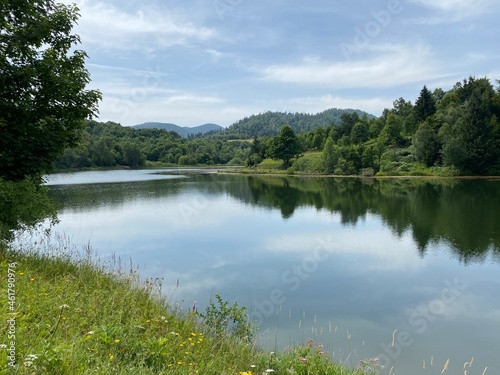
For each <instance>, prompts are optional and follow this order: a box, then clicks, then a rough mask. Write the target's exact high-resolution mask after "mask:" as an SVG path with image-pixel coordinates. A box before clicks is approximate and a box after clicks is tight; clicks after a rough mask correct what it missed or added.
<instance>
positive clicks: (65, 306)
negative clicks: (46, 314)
mask: <svg viewBox="0 0 500 375" xmlns="http://www.w3.org/2000/svg"><path fill="white" fill-rule="evenodd" d="M59 308H60V309H61V310H62V309H69V306H68V305H66V304H64V305H61V306H59Z"/></svg>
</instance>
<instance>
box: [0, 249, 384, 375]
mask: <svg viewBox="0 0 500 375" xmlns="http://www.w3.org/2000/svg"><path fill="white" fill-rule="evenodd" d="M0 246H1V247H2V248H1V249H0V250H1V251H0V268H1V271H0V272H1V274H2V275H3V276H2V278H4V277H8V278H9V283H10V284H12V285H11V286H12V288H11V287H10V286H9V290H10V291H12V293H11V294H10V296H11V297H9V298H10V301H11V302H13V303H12V304H11V305H10V304H9V303H8V302H9V300H8V297H7V294H6V293H2V296H1V305H2V315H3V316H7V317H8V318H9V319H12V324H9V325H6V326H4V328H2V331H3V332H2V337H4V338H6V337H7V336H9V337H10V339H9V341H10V342H9V347H8V348H7V349H8V350H1V351H0V362H1V363H3V364H7V366H6V367H2V368H1V369H0V373H2V374H3V373H9V372H12V373H13V372H15V373H16V374H54V375H57V374H61V375H62V374H72V375H78V374H96V375H97V374H99V375H105V374H113V375H114V374H131V375H132V374H133V375H145V374H155V375H159V374H169V375H175V374H204V375H210V374H213V375H216V374H217V375H220V374H233V375H241V374H246V375H248V374H254V375H256V374H270V373H276V374H287V373H295V374H325V375H329V374H330V375H341V374H342V375H361V374H374V373H375V368H376V361H374V360H372V361H365V362H364V363H362V364H360V365H359V368H357V369H352V370H348V369H346V368H345V367H344V366H343V365H342V364H337V363H333V362H332V361H331V359H330V355H329V354H328V353H327V352H326V350H324V349H323V348H322V346H321V345H320V343H312V342H311V341H308V342H307V343H305V344H304V345H301V346H296V347H293V348H289V349H287V350H285V351H284V352H283V353H272V352H269V351H264V350H260V349H259V348H258V347H257V346H256V345H255V344H254V341H253V340H251V333H252V332H253V331H252V329H251V324H250V323H249V322H248V321H247V316H246V314H245V309H244V308H239V307H238V305H237V304H236V303H235V304H233V305H230V304H229V303H227V302H224V301H223V300H222V299H221V298H220V297H219V296H218V299H217V301H215V302H214V301H212V303H211V307H209V308H207V311H206V313H205V314H198V313H196V311H193V310H192V309H188V311H185V310H183V309H182V308H181V307H179V306H172V305H170V304H169V301H168V300H167V299H166V297H165V296H164V294H163V293H162V285H161V282H162V281H161V280H160V279H150V280H145V281H143V282H141V281H140V280H139V277H138V276H137V274H136V273H135V272H134V270H133V267H132V265H130V267H128V266H127V267H125V266H123V265H121V262H120V261H119V260H118V261H116V262H115V263H113V264H108V265H103V264H102V263H101V264H99V263H96V262H95V259H94V258H93V254H92V250H91V249H90V248H87V249H86V252H85V254H83V255H78V254H77V253H75V252H74V251H71V249H68V247H67V245H66V244H65V245H64V246H62V247H61V248H53V247H50V246H48V245H46V244H43V241H42V243H39V244H38V245H37V246H36V247H37V249H35V248H33V249H32V248H27V249H16V250H14V249H13V248H12V247H7V245H5V243H2V244H1V245H0ZM40 249H44V251H41V250H40ZM124 268H127V270H125V269H124ZM9 306H12V308H11V309H10V310H9V311H6V310H5V309H9ZM202 316H203V317H202ZM233 322H234V323H233Z"/></svg>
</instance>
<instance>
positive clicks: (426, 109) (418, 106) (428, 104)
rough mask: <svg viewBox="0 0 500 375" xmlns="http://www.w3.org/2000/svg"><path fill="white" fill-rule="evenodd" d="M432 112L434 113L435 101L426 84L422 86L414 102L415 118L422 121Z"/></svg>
mask: <svg viewBox="0 0 500 375" xmlns="http://www.w3.org/2000/svg"><path fill="white" fill-rule="evenodd" d="M434 113H436V101H435V99H434V96H433V95H432V93H431V92H430V91H429V89H428V88H427V86H424V87H423V88H422V90H421V91H420V96H419V97H418V99H417V101H416V103H415V119H416V120H417V122H422V121H424V120H425V119H426V118H427V117H429V116H432V115H433V114H434Z"/></svg>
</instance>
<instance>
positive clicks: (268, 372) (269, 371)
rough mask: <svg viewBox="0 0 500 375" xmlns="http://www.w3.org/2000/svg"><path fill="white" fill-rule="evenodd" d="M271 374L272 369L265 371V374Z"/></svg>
mask: <svg viewBox="0 0 500 375" xmlns="http://www.w3.org/2000/svg"><path fill="white" fill-rule="evenodd" d="M271 372H274V370H272V369H270V368H268V369H267V370H266V374H270V373H271Z"/></svg>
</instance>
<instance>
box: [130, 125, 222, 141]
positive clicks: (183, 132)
mask: <svg viewBox="0 0 500 375" xmlns="http://www.w3.org/2000/svg"><path fill="white" fill-rule="evenodd" d="M132 127H133V128H135V129H154V128H156V129H165V130H166V131H174V132H176V133H177V134H179V135H180V136H181V137H184V138H187V137H188V136H189V135H190V134H200V133H201V134H205V133H208V132H211V131H220V130H222V129H224V128H223V127H222V126H220V125H217V124H203V125H199V126H195V127H192V128H190V127H187V126H179V125H175V124H170V123H164V122H145V123H144V124H139V125H134V126H132Z"/></svg>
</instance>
